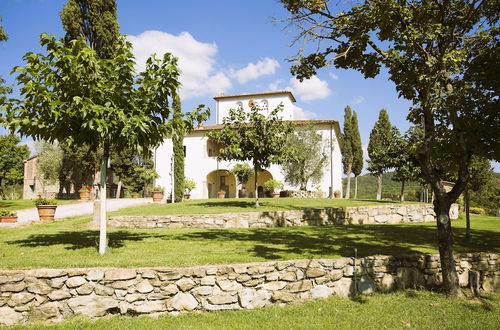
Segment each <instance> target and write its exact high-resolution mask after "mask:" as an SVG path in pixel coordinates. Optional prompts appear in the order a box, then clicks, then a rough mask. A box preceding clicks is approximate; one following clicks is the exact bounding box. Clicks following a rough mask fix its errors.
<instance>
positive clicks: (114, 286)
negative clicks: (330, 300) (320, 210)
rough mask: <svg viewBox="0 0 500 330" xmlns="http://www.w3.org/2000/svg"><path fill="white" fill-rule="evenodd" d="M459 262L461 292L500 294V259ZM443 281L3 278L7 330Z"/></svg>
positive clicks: (294, 271)
mask: <svg viewBox="0 0 500 330" xmlns="http://www.w3.org/2000/svg"><path fill="white" fill-rule="evenodd" d="M455 259H456V264H457V270H458V273H459V279H460V285H461V286H467V285H468V282H469V273H470V272H471V271H472V270H474V271H477V273H475V274H476V275H477V274H478V275H479V276H477V277H476V278H478V279H479V286H480V288H481V289H482V290H485V291H493V290H499V289H500V276H499V275H500V270H499V268H500V267H499V263H498V261H500V255H499V254H492V253H478V254H462V255H457V256H455ZM355 275H356V277H355ZM354 278H357V282H356V283H355V281H354ZM471 278H472V277H471ZM441 281H442V278H441V274H440V262H439V257H438V256H437V255H410V256H373V257H366V258H359V259H356V260H354V259H353V258H342V259H312V260H291V261H277V262H263V263H246V264H233V265H217V266H198V267H189V268H163V267H157V268H130V269H127V268H122V269H119V268H118V269H117V268H87V269H34V270H9V271H0V324H6V325H10V324H15V323H22V322H34V321H60V320H63V319H64V318H67V317H71V316H73V315H78V314H83V315H86V316H89V317H102V316H105V315H108V314H122V315H139V314H150V315H158V314H163V313H171V314H177V313H180V312H183V311H193V310H196V311H214V310H238V309H252V308H256V307H264V306H267V305H270V304H287V303H291V302H297V301H303V300H308V299H314V298H324V297H328V296H331V295H339V296H348V295H350V294H352V293H354V291H355V290H357V291H358V292H359V293H364V294H369V293H372V292H375V291H380V292H388V291H392V290H396V289H400V288H419V287H434V286H436V285H439V284H440V283H441Z"/></svg>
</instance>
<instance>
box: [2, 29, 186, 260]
mask: <svg viewBox="0 0 500 330" xmlns="http://www.w3.org/2000/svg"><path fill="white" fill-rule="evenodd" d="M41 46H42V47H45V48H46V49H47V52H46V53H40V54H35V53H31V52H30V53H27V54H26V55H25V56H24V57H23V58H24V60H25V62H26V65H25V66H24V67H16V68H15V69H14V70H13V72H15V73H17V77H16V80H17V83H18V84H19V85H20V95H21V98H20V99H17V100H12V103H11V105H10V106H9V107H8V108H7V113H6V118H7V120H8V122H9V124H10V128H11V129H13V130H17V131H18V132H19V134H21V135H23V136H31V137H33V138H34V139H36V140H39V139H44V140H47V141H50V142H52V141H56V140H57V141H61V142H65V143H69V144H75V145H82V144H85V145H88V146H89V147H90V148H91V150H98V149H99V148H102V150H103V151H104V152H103V157H102V162H101V164H102V165H101V167H102V169H101V173H106V168H107V160H108V158H109V154H110V151H111V150H113V149H121V148H124V147H126V146H127V145H131V144H132V145H138V146H141V147H143V148H144V149H146V150H147V149H148V148H150V147H152V146H156V145H158V144H159V143H161V142H162V141H163V138H164V137H165V136H166V134H167V133H168V129H169V124H168V117H169V116H170V114H171V109H170V102H171V96H172V95H174V94H175V93H176V91H177V89H178V87H179V82H178V78H179V70H178V69H177V59H176V58H175V57H173V56H172V55H171V54H169V53H166V54H165V55H164V57H163V59H162V60H158V59H156V58H155V57H154V56H153V57H150V58H149V59H148V60H147V62H146V69H145V71H144V72H142V73H141V74H140V75H139V77H138V78H137V79H136V76H135V73H134V64H135V63H134V59H133V56H132V53H131V45H130V44H129V43H125V42H124V41H123V40H122V43H121V46H120V47H119V48H118V49H117V51H116V53H115V56H114V57H113V58H112V59H100V58H99V57H98V56H97V54H96V53H95V51H94V50H92V49H91V48H89V47H88V46H87V44H86V43H85V41H84V40H83V39H78V40H72V41H70V42H69V44H67V45H65V44H64V43H63V42H60V41H57V40H56V38H55V37H54V36H49V35H46V34H42V36H41ZM101 189H102V192H101V203H102V204H101V235H100V246H99V252H100V253H101V254H102V253H104V252H105V242H106V208H105V205H106V203H105V202H106V200H105V196H106V193H105V192H106V182H105V180H102V179H101Z"/></svg>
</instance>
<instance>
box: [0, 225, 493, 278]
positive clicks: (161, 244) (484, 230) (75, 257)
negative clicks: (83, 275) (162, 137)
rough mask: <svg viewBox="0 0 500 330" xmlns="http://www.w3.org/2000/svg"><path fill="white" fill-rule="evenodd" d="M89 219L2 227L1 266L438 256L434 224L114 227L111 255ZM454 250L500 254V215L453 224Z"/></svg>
mask: <svg viewBox="0 0 500 330" xmlns="http://www.w3.org/2000/svg"><path fill="white" fill-rule="evenodd" d="M88 222H89V217H80V218H76V219H67V220H64V221H57V222H54V223H48V224H37V225H31V226H25V227H18V228H0V269H16V268H17V269H28V268H40V267H50V268H64V267H92V266H115V267H135V266H141V267H146V266H190V265H202V264H223V263H236V262H252V261H269V260H286V259H303V258H338V257H350V256H352V255H353V248H357V249H358V253H359V255H360V256H368V255H376V254H383V255H395V254H410V253H437V246H436V229H435V224H434V223H415V224H401V225H344V226H323V227H288V228H260V229H189V228H182V229H169V228H164V229H112V230H109V245H110V248H109V253H108V254H106V255H105V256H99V255H98V253H97V250H96V247H97V242H98V236H99V235H98V234H99V233H98V231H97V230H90V229H88ZM453 227H454V232H455V251H456V252H475V251H484V252H488V251H489V252H500V218H498V217H487V216H473V217H472V229H473V230H472V235H473V242H472V243H470V244H467V243H465V242H464V234H465V229H464V227H465V221H463V219H459V220H455V221H454V223H453Z"/></svg>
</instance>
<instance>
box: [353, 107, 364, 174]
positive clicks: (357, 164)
mask: <svg viewBox="0 0 500 330" xmlns="http://www.w3.org/2000/svg"><path fill="white" fill-rule="evenodd" d="M351 118H352V124H351V127H352V149H353V151H352V153H353V156H354V159H353V163H352V173H353V174H354V175H355V176H359V175H360V174H361V171H363V146H362V144H361V135H360V134H359V124H358V115H357V114H356V111H353V113H352V117H351Z"/></svg>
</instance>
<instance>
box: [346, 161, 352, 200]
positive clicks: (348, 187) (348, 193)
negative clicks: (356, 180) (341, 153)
mask: <svg viewBox="0 0 500 330" xmlns="http://www.w3.org/2000/svg"><path fill="white" fill-rule="evenodd" d="M351 168H352V165H349V167H348V168H347V187H346V192H345V196H344V197H345V198H347V199H349V198H350V197H351Z"/></svg>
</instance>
